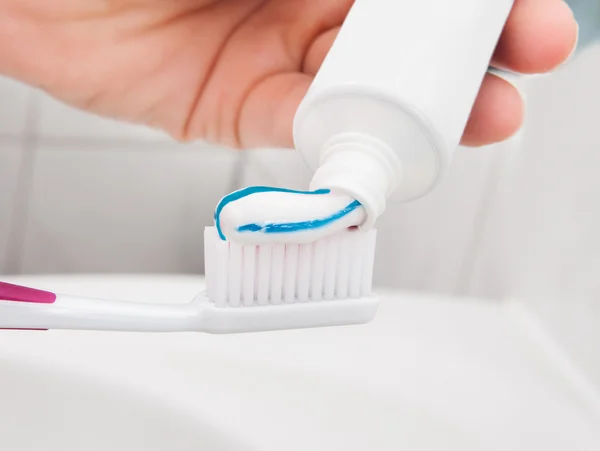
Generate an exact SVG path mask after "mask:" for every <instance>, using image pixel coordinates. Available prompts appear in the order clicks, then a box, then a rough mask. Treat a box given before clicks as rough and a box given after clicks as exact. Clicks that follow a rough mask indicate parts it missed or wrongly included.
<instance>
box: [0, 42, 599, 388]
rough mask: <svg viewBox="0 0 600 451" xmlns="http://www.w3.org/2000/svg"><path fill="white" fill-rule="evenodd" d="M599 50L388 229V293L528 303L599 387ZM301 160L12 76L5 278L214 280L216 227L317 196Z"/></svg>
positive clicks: (532, 97)
mask: <svg viewBox="0 0 600 451" xmlns="http://www.w3.org/2000/svg"><path fill="white" fill-rule="evenodd" d="M599 73H600V46H597V45H596V46H591V47H586V48H585V50H583V51H582V52H580V53H579V54H578V55H577V56H576V57H575V58H573V59H572V60H571V61H570V63H569V64H568V65H567V66H565V67H562V68H560V69H559V70H557V71H556V72H555V73H554V74H552V75H550V76H544V77H534V78H528V79H523V80H521V81H519V86H520V87H521V88H522V90H523V93H524V96H525V97H526V101H527V117H526V124H525V127H524V129H523V131H522V132H521V133H520V134H519V135H518V136H516V137H514V138H513V139H512V140H510V141H508V142H506V143H503V144H501V145H495V146H490V147H487V148H482V149H459V151H458V152H457V155H456V158H455V160H454V162H453V164H452V166H451V169H450V171H449V173H448V175H447V177H446V179H445V180H444V182H443V184H442V185H441V186H439V188H438V189H437V190H436V191H435V192H434V193H432V194H430V195H429V196H427V197H426V198H424V199H422V200H420V201H418V202H414V203H412V204H408V205H399V206H393V207H390V208H389V211H388V212H387V213H386V215H385V216H384V217H383V218H382V219H381V221H380V222H379V225H378V228H379V230H380V241H379V246H378V256H377V259H378V260H377V265H376V270H375V277H376V283H377V284H378V285H379V286H390V287H395V288H401V289H404V290H417V291H423V290H426V291H431V292H440V293H445V294H453V295H460V296H473V297H477V298H479V299H484V300H489V302H494V301H498V300H503V299H518V300H520V301H522V302H523V304H524V305H526V306H527V307H528V308H529V309H530V310H531V311H532V312H534V313H535V315H536V317H537V318H539V320H540V322H541V324H543V326H544V327H545V328H547V329H548V330H550V332H551V333H552V334H553V335H554V336H555V337H557V339H558V341H559V342H560V343H561V345H562V346H563V347H564V348H565V349H566V350H567V351H568V352H569V354H570V355H571V356H572V358H573V359H574V360H575V361H576V362H577V363H578V364H579V365H580V366H581V367H582V368H584V369H585V371H586V372H587V373H588V374H589V375H590V376H591V378H592V379H593V380H595V381H596V382H597V383H598V384H599V386H600V353H599V352H597V344H598V343H600V233H599V232H600V133H599V132H598V127H599V126H600V114H599V113H598V105H600V89H598V74H599ZM309 176H310V174H309V173H308V172H307V170H306V169H305V167H304V165H303V163H302V161H301V160H300V158H299V156H298V155H296V154H295V153H294V152H293V151H290V150H272V149H270V150H260V149H259V150H253V151H245V152H236V151H232V150H229V149H221V148H215V147H210V146H207V145H204V144H202V143H194V144H185V145H183V144H178V143H175V142H173V141H172V140H170V139H169V138H168V137H166V136H165V135H163V134H161V133H160V132H157V131H154V130H149V129H146V128H142V127H138V126H130V125H125V124H120V123H116V122H113V121H111V120H107V119H103V118H99V117H95V116H91V115H88V114H85V113H82V112H79V111H75V110H73V109H71V108H69V107H67V106H64V105H62V104H60V103H58V102H56V101H54V100H52V99H50V98H49V97H47V96H46V95H44V94H43V93H40V92H38V91H35V90H33V89H30V88H28V87H25V86H23V85H21V84H19V83H17V82H15V81H12V80H9V79H0V273H4V274H36V273H53V274H55V273H192V274H200V273H202V271H203V245H202V231H203V227H204V226H205V225H208V224H211V223H212V213H213V209H214V206H215V204H216V202H217V201H218V200H219V199H220V197H221V196H223V195H224V194H226V193H227V192H230V191H232V190H234V189H236V188H239V187H242V186H245V185H249V184H269V185H280V186H286V187H292V188H303V187H306V186H307V183H308V180H309Z"/></svg>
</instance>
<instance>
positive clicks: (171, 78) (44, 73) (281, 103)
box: [0, 0, 577, 148]
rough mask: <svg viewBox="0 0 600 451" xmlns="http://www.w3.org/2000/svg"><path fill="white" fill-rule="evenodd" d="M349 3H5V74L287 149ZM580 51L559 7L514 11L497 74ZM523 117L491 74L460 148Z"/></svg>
mask: <svg viewBox="0 0 600 451" xmlns="http://www.w3.org/2000/svg"><path fill="white" fill-rule="evenodd" d="M414 1H419V0H414ZM352 3H353V1H352V0H86V1H81V0H52V1H50V0H46V1H44V0H4V1H2V3H1V5H0V73H2V74H5V75H8V76H10V77H13V78H16V79H20V80H22V81H24V82H26V83H29V84H31V85H34V86H37V87H40V88H42V89H44V90H45V91H47V92H48V93H49V94H51V95H52V96H55V97H57V98H58V99H60V100H62V101H64V102H66V103H69V104H71V105H74V106H76V107H78V108H81V109H84V110H89V111H91V112H94V113H98V114H101V115H105V116H111V117H115V118H118V119H123V120H127V121H131V122H137V123H143V124H147V125H150V126H152V127H156V128H161V129H164V130H165V131H167V132H168V133H169V134H171V135H172V136H173V137H174V138H176V139H179V140H195V139H204V140H208V141H211V142H215V143H218V144H222V145H227V146H232V147H239V148H249V147H265V146H275V147H292V120H293V116H294V113H295V111H296V108H297V106H298V104H299V103H300V100H301V99H302V97H303V96H304V94H305V92H306V90H307V89H308V87H309V85H310V83H311V80H312V78H313V76H314V74H315V73H316V71H317V70H318V69H319V66H320V65H321V62H322V61H323V58H324V57H325V55H326V54H327V51H328V50H329V48H330V47H331V44H332V42H333V40H334V39H335V36H336V34H337V32H338V30H339V27H340V25H341V24H342V22H343V20H344V18H345V16H346V14H347V13H348V10H349V8H350V7H351V5H352ZM576 40H577V24H576V21H575V19H574V18H573V15H572V13H571V10H570V9H569V7H568V6H567V5H566V3H565V2H564V1H563V0H516V1H515V6H514V8H513V11H512V13H511V15H510V18H509V20H508V22H507V24H506V27H505V30H504V32H503V34H502V37H501V39H500V42H499V44H498V47H497V49H496V52H495V55H494V58H493V60H492V64H493V65H494V66H495V67H498V68H502V69H508V70H511V71H515V72H519V73H527V74H531V73H544V72H548V71H551V70H552V69H554V68H555V67H557V66H558V65H560V64H561V63H562V62H564V61H565V60H566V59H567V58H568V56H569V55H570V54H571V52H572V50H573V48H574V46H575V43H576ZM522 117H523V104H522V101H521V97H520V95H519V93H518V92H517V90H516V89H515V88H514V87H513V86H511V85H510V84H509V83H507V82H506V81H504V80H502V79H500V78H498V77H496V76H494V75H491V74H488V75H487V76H486V78H485V80H484V82H483V85H482V87H481V90H480V93H479V96H478V98H477V100H476V102H475V105H474V108H473V111H472V114H471V117H470V119H469V122H468V125H467V127H466V130H465V133H464V136H463V138H462V143H463V144H465V145H469V146H481V145H485V144H490V143H493V142H498V141H502V140H504V139H506V138H508V137H509V136H511V135H512V134H513V133H515V132H516V131H517V130H518V129H519V127H520V125H521V122H522Z"/></svg>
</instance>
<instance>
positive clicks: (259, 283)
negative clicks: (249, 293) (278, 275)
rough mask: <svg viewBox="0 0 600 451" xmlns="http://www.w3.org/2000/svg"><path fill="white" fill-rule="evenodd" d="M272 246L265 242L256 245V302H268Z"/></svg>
mask: <svg viewBox="0 0 600 451" xmlns="http://www.w3.org/2000/svg"><path fill="white" fill-rule="evenodd" d="M272 249H273V246H271V245H269V244H266V245H262V246H259V247H258V264H257V268H256V269H257V270H256V298H255V299H256V303H257V304H258V305H267V304H268V303H269V286H270V282H271V251H272Z"/></svg>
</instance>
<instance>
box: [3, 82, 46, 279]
mask: <svg viewBox="0 0 600 451" xmlns="http://www.w3.org/2000/svg"><path fill="white" fill-rule="evenodd" d="M39 99H40V98H39V95H38V93H37V92H36V91H33V90H32V91H30V94H29V99H28V106H27V115H26V119H25V128H24V130H23V133H22V135H21V145H20V154H21V162H20V165H19V168H18V169H17V180H16V190H15V193H14V197H13V201H14V206H13V212H12V218H11V225H10V228H9V242H8V252H7V263H6V266H7V272H8V273H10V274H19V273H20V272H21V270H22V261H23V255H22V254H23V244H24V240H25V227H26V224H27V220H28V218H29V206H30V201H31V190H32V183H33V169H34V160H35V148H36V146H37V143H38V138H37V129H38V125H39V118H40V111H39Z"/></svg>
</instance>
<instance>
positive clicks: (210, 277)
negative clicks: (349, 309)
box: [204, 227, 377, 307]
mask: <svg viewBox="0 0 600 451" xmlns="http://www.w3.org/2000/svg"><path fill="white" fill-rule="evenodd" d="M376 234H377V232H376V231H375V230H369V231H366V232H363V231H360V230H350V229H349V230H346V231H344V232H342V233H340V234H338V235H336V236H332V237H328V238H324V239H321V240H318V241H315V242H313V243H308V244H272V245H271V244H268V245H248V244H245V245H244V244H239V243H235V242H230V241H223V240H221V238H220V237H219V234H218V232H217V230H216V229H215V228H214V227H207V228H206V229H205V232H204V246H205V269H206V271H205V272H206V285H207V295H208V299H209V300H210V301H211V302H213V303H214V304H215V305H216V306H217V307H227V306H230V307H239V306H246V307H248V306H253V305H259V306H265V305H279V304H291V303H296V302H320V301H328V300H334V299H356V298H360V297H364V296H369V295H371V287H372V279H373V262H374V258H375V240H376Z"/></svg>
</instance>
